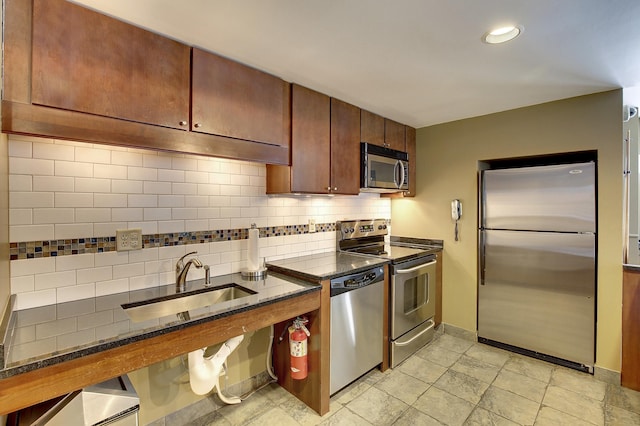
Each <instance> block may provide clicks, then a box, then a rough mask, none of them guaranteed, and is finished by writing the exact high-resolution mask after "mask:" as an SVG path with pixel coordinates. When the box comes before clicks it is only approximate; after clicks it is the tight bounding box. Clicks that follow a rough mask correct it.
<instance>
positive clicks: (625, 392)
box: [605, 384, 640, 414]
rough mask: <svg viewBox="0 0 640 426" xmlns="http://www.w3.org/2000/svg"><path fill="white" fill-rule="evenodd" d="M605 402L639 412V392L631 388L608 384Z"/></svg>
mask: <svg viewBox="0 0 640 426" xmlns="http://www.w3.org/2000/svg"><path fill="white" fill-rule="evenodd" d="M605 402H606V403H607V405H610V406H615V407H618V408H622V409H624V410H627V411H631V412H633V413H637V414H640V392H637V391H634V390H632V389H627V388H623V387H622V386H617V385H612V384H609V385H608V386H607V397H606V401H605Z"/></svg>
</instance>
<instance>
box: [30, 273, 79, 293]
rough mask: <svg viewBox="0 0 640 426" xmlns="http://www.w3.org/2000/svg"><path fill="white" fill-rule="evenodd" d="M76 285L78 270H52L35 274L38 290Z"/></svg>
mask: <svg viewBox="0 0 640 426" xmlns="http://www.w3.org/2000/svg"><path fill="white" fill-rule="evenodd" d="M68 285H76V271H64V272H52V273H49V274H38V275H36V276H35V288H36V291H39V290H47V289H50V288H58V287H65V286H68Z"/></svg>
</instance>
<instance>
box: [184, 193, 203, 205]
mask: <svg viewBox="0 0 640 426" xmlns="http://www.w3.org/2000/svg"><path fill="white" fill-rule="evenodd" d="M184 206H185V207H209V197H207V196H206V195H185V197H184Z"/></svg>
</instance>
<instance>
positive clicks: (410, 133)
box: [404, 126, 418, 197]
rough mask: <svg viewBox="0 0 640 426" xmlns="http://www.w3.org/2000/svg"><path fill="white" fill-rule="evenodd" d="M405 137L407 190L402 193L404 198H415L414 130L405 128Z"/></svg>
mask: <svg viewBox="0 0 640 426" xmlns="http://www.w3.org/2000/svg"><path fill="white" fill-rule="evenodd" d="M405 135H406V145H407V153H408V154H409V190H408V191H405V192H404V196H405V197H415V196H416V188H417V185H416V169H417V165H418V163H417V159H416V129H414V128H413V127H409V126H406V128H405Z"/></svg>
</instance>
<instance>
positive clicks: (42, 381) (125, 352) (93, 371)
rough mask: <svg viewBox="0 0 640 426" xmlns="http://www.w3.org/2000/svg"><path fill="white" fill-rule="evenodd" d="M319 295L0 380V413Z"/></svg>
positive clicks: (261, 322)
mask: <svg viewBox="0 0 640 426" xmlns="http://www.w3.org/2000/svg"><path fill="white" fill-rule="evenodd" d="M320 298H321V292H320V291H314V292H312V293H307V294H304V295H302V296H298V297H296V298H292V299H286V300H283V301H280V302H276V303H273V304H269V305H266V306H261V307H259V308H256V309H252V310H248V311H245V312H242V313H238V314H234V315H232V316H230V317H227V318H222V319H219V320H214V321H211V322H207V323H204V324H198V325H194V326H192V327H187V328H184V329H182V330H178V331H174V332H171V333H167V334H165V335H162V336H157V337H152V338H149V339H145V340H142V341H138V342H135V343H131V344H128V345H124V346H120V347H117V348H113V349H109V350H106V351H104V352H100V353H97V354H92V355H87V356H85V357H82V358H78V359H74V360H71V361H67V362H63V363H60V364H56V365H52V366H49V367H44V368H41V369H37V370H33V371H30V372H28V373H24V374H17V375H15V376H12V377H9V378H6V379H3V380H0V415H5V414H8V413H11V412H14V411H17V410H20V409H22V408H26V407H29V406H31V405H34V404H37V403H40V402H43V401H46V400H49V399H51V398H54V397H57V396H60V395H64V394H66V393H69V392H72V391H75V390H78V389H82V388H84V387H86V386H90V385H93V384H95V383H100V382H102V381H104V380H108V379H110V378H113V377H117V376H120V375H122V374H126V373H128V372H130V371H134V370H137V369H140V368H143V367H146V366H148V365H151V364H155V363H157V362H160V361H163V360H166V359H171V358H174V357H177V356H179V355H183V354H186V353H188V352H191V351H193V350H196V349H198V348H202V347H205V346H209V345H213V344H216V343H220V342H223V341H225V340H227V339H229V338H231V337H234V336H238V335H240V334H243V333H247V332H250V331H254V330H258V329H260V328H263V327H267V326H269V325H271V324H276V323H278V322H280V321H284V320H285V319H287V318H291V317H295V316H296V315H302V314H304V313H306V312H311V311H314V310H317V309H318V308H319V307H320ZM327 408H328V401H327Z"/></svg>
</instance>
